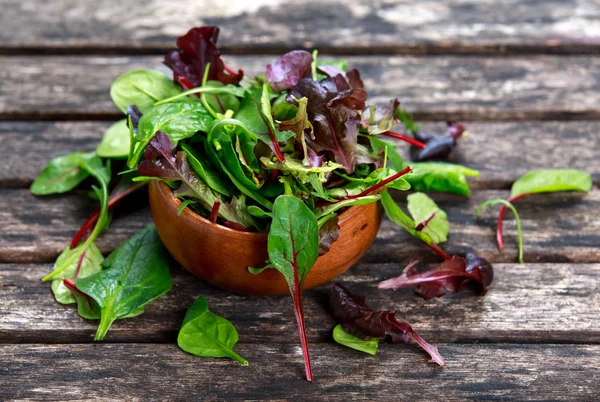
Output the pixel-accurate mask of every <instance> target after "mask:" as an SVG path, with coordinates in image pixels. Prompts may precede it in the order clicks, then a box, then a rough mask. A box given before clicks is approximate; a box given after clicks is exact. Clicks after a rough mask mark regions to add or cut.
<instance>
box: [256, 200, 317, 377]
mask: <svg viewBox="0 0 600 402" xmlns="http://www.w3.org/2000/svg"><path fill="white" fill-rule="evenodd" d="M267 248H268V251H269V259H270V260H271V263H272V264H273V266H274V267H275V269H277V270H278V271H279V272H281V274H282V275H283V277H284V278H285V281H286V282H287V283H288V286H289V289H290V295H291V296H292V302H293V303H294V311H295V313H296V322H297V324H298V332H299V333H300V343H301V345H302V353H303V355H304V366H305V369H306V379H307V380H308V381H312V369H311V365H310V355H309V351H308V341H307V339H306V330H305V328H304V313H303V311H302V285H303V282H304V278H306V275H307V274H308V272H309V271H310V269H311V268H312V266H313V264H314V263H315V261H316V260H317V257H318V253H319V230H318V226H317V219H316V218H315V215H314V214H313V213H312V212H311V211H310V209H308V207H307V206H306V205H304V203H303V202H302V201H301V200H299V199H298V198H296V197H294V196H290V195H281V196H279V197H277V199H276V200H275V204H274V205H273V222H272V224H271V230H270V231H269V237H268V247H267Z"/></svg>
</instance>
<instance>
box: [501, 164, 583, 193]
mask: <svg viewBox="0 0 600 402" xmlns="http://www.w3.org/2000/svg"><path fill="white" fill-rule="evenodd" d="M591 189H592V176H591V175H590V174H589V173H586V172H582V171H581V170H575V169H543V170H532V171H530V172H527V173H525V174H524V175H523V176H521V177H520V178H519V180H517V181H515V182H514V183H513V185H512V189H511V193H510V196H511V197H515V196H518V195H520V194H526V193H527V194H533V193H553V192H559V191H585V192H587V191H590V190H591Z"/></svg>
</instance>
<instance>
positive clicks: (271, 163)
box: [260, 156, 342, 183]
mask: <svg viewBox="0 0 600 402" xmlns="http://www.w3.org/2000/svg"><path fill="white" fill-rule="evenodd" d="M260 161H261V162H262V164H263V165H264V166H265V167H266V168H267V169H269V170H275V169H277V170H280V171H282V172H287V173H290V174H291V175H292V176H294V177H295V178H296V179H298V180H299V181H300V182H301V183H308V182H309V181H310V175H311V174H312V173H316V174H318V176H319V180H320V181H321V182H322V183H325V182H326V181H327V178H326V177H325V175H326V174H327V173H329V172H333V171H334V170H335V169H338V168H340V167H342V165H339V164H337V163H335V162H332V161H327V162H325V163H324V164H323V165H322V166H308V165H304V164H303V163H302V162H300V161H298V160H294V159H292V158H291V157H287V158H285V160H284V161H283V162H280V161H279V160H277V158H267V157H266V156H263V157H262V158H260Z"/></svg>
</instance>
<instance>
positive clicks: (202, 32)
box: [164, 26, 244, 87]
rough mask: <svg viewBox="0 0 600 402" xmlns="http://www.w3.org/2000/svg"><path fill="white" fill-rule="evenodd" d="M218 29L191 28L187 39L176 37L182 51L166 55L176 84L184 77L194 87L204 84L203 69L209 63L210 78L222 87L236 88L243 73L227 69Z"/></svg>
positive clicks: (208, 27)
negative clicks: (218, 45) (219, 45)
mask: <svg viewBox="0 0 600 402" xmlns="http://www.w3.org/2000/svg"><path fill="white" fill-rule="evenodd" d="M218 37H219V28H218V27H214V26H206V27H197V28H192V29H190V30H189V31H188V33H186V34H185V35H184V36H180V37H179V38H177V47H178V48H179V50H173V51H171V52H169V53H167V54H166V55H165V61H164V62H165V64H166V65H167V66H169V67H170V68H171V70H173V75H174V81H175V82H176V83H179V82H180V78H184V79H185V80H187V81H188V82H189V83H190V84H192V85H193V86H194V87H197V86H199V85H201V84H202V78H203V76H204V70H205V68H206V65H207V64H209V63H210V67H209V72H208V76H207V79H208V80H214V81H220V82H222V83H223V84H234V85H237V84H238V83H239V82H240V80H241V79H242V77H243V76H244V72H243V71H242V70H239V71H238V72H237V73H235V72H233V71H231V70H229V69H227V68H226V67H225V64H224V63H223V60H221V51H220V50H219V48H218V47H217V39H218Z"/></svg>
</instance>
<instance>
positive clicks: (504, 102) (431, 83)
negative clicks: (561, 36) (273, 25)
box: [0, 56, 600, 120]
mask: <svg viewBox="0 0 600 402" xmlns="http://www.w3.org/2000/svg"><path fill="white" fill-rule="evenodd" d="M227 60H228V63H229V64H231V65H232V66H234V67H244V68H245V69H246V73H247V74H248V75H249V76H253V75H255V74H261V73H263V72H264V69H265V65H266V64H267V63H269V62H272V61H273V60H274V57H251V56H238V57H229V58H227ZM160 63H161V58H159V57H147V56H143V57H39V56H38V57H26V58H25V57H0V64H1V65H3V67H4V68H3V71H2V72H0V119H3V120H11V119H19V120H23V119H25V120H31V119H61V120H73V119H79V120H81V119H88V118H93V119H97V118H106V119H109V118H110V119H114V118H117V117H118V116H119V112H118V111H117V109H116V108H115V106H114V105H113V104H112V102H111V100H110V97H109V88H110V85H111V83H112V81H113V80H114V79H115V78H116V77H117V76H119V75H120V74H122V73H123V72H126V71H129V70H133V69H139V68H161V69H163V70H166V67H164V66H163V67H160ZM350 64H351V65H352V66H355V67H358V68H359V69H360V70H361V71H362V73H363V77H364V79H365V85H366V88H367V90H368V91H369V92H370V95H371V97H370V100H371V102H387V101H388V100H389V99H390V98H392V97H399V98H400V100H401V101H402V104H403V106H404V107H406V108H408V109H410V110H412V111H415V114H416V116H417V117H418V118H423V119H431V120H440V119H441V120H445V119H450V120H457V119H458V120H498V119H503V120H511V119H512V120H535V119H551V120H563V119H572V118H578V119H598V118H600V108H599V107H598V104H600V95H599V93H598V91H597V88H598V85H599V84H600V59H598V58H594V57H586V56H578V57H570V58H564V57H552V56H539V57H533V58H531V57H527V58H524V57H519V58H496V57H494V58H485V57H426V58H419V57H384V58H382V57H352V58H350Z"/></svg>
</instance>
